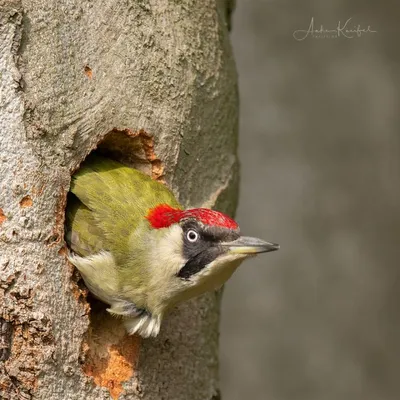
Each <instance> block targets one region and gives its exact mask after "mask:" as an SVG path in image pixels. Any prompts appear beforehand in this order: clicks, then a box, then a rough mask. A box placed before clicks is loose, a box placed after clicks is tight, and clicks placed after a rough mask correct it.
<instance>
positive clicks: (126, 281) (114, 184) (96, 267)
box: [66, 155, 181, 314]
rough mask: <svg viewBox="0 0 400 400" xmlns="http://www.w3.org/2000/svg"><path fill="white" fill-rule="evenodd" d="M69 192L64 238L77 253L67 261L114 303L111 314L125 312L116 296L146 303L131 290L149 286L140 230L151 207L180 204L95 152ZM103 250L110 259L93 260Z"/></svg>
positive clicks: (139, 174) (141, 304)
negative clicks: (120, 307)
mask: <svg viewBox="0 0 400 400" xmlns="http://www.w3.org/2000/svg"><path fill="white" fill-rule="evenodd" d="M70 192H71V193H70V194H69V197H68V205H67V214H66V232H67V233H66V239H67V242H68V244H69V246H70V248H71V250H72V251H73V253H75V254H77V255H78V256H80V257H77V258H74V259H71V261H72V262H73V263H74V264H75V265H76V266H77V268H78V269H79V271H80V272H81V273H82V275H83V278H84V280H85V282H86V284H87V285H88V287H89V289H90V290H91V291H92V292H93V293H94V294H95V295H96V296H97V297H99V298H100V299H101V300H103V301H105V302H107V303H109V304H110V305H113V304H114V306H112V307H111V312H114V313H117V314H123V312H121V310H118V308H119V305H118V304H115V303H118V302H117V301H116V300H118V299H116V298H115V297H116V294H118V296H120V297H121V298H122V299H129V300H130V301H132V302H133V299H132V298H134V300H135V305H137V306H138V307H147V306H148V304H146V298H145V296H142V295H141V293H137V292H135V288H142V290H143V288H146V287H148V279H149V273H148V270H147V269H146V264H147V259H146V256H147V255H148V254H147V252H148V243H146V240H145V238H146V236H144V235H143V234H142V233H143V232H149V231H150V226H149V223H148V221H147V219H146V215H147V213H148V211H149V209H151V208H153V207H156V206H157V205H159V204H164V203H165V204H169V205H171V206H172V207H177V208H180V207H181V206H180V205H179V203H178V202H177V201H176V199H175V197H174V195H173V194H172V192H171V191H170V190H169V189H168V188H167V187H166V186H164V185H163V184H161V183H159V182H157V181H154V180H152V179H151V178H150V177H149V176H147V175H145V174H143V173H142V172H140V171H137V170H135V169H132V168H129V167H126V166H124V165H122V164H120V163H118V162H115V161H113V160H110V159H108V158H105V157H101V156H98V155H91V156H89V157H88V158H87V160H86V161H85V162H84V164H83V165H82V166H81V168H80V169H79V171H78V172H77V173H76V174H75V175H74V176H73V178H72V183H71V189H70ZM155 234H157V233H155ZM104 253H107V254H111V255H112V256H113V262H111V263H110V262H107V260H105V259H104V258H98V259H96V260H93V259H92V258H91V257H92V256H96V255H99V254H104ZM84 260H87V261H88V262H83V261H84ZM89 261H90V262H89ZM104 282H106V283H107V284H106V285H105V284H104Z"/></svg>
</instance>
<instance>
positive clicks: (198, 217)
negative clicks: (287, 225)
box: [146, 204, 279, 305]
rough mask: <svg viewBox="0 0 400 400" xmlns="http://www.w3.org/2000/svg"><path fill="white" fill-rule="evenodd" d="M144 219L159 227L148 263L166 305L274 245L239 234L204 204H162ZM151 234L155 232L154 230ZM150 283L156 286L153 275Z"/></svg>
mask: <svg viewBox="0 0 400 400" xmlns="http://www.w3.org/2000/svg"><path fill="white" fill-rule="evenodd" d="M146 218H147V220H148V222H149V223H150V225H151V228H152V230H155V231H157V233H158V232H159V233H160V235H159V240H158V243H157V246H154V247H153V248H154V252H153V256H154V259H153V260H154V261H153V263H152V264H153V265H155V264H156V260H158V261H159V262H158V265H157V267H155V268H157V269H158V270H160V269H162V270H163V272H162V273H160V272H158V273H155V276H156V277H162V278H161V279H162V280H163V281H164V282H165V283H166V286H167V287H165V290H164V292H163V293H164V296H165V300H167V302H168V303H169V304H170V305H173V304H175V303H177V302H179V301H182V300H186V299H188V298H190V297H194V296H197V295H199V294H201V293H203V292H205V291H208V290H212V289H216V288H219V287H220V286H221V285H223V284H224V283H225V281H226V280H227V279H229V277H230V276H231V275H232V273H233V272H234V271H235V269H236V268H237V267H238V266H239V265H240V263H241V262H242V261H243V260H244V259H246V258H248V257H251V256H254V255H256V254H258V253H266V252H269V251H274V250H278V249H279V245H277V244H274V243H269V242H265V241H263V240H261V239H257V238H253V237H247V236H242V235H241V234H240V231H239V226H238V224H237V223H236V222H235V221H234V220H233V219H231V218H229V217H228V216H226V215H224V214H222V213H220V212H218V211H213V210H209V209H205V208H196V209H189V210H185V211H183V210H180V209H175V208H172V207H170V206H168V205H165V204H162V205H159V206H157V207H155V208H153V209H151V210H150V211H149V213H148V215H147V217H146ZM157 233H156V234H157ZM156 281H157V282H156V284H155V287H160V279H156Z"/></svg>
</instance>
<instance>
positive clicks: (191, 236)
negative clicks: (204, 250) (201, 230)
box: [186, 229, 199, 243]
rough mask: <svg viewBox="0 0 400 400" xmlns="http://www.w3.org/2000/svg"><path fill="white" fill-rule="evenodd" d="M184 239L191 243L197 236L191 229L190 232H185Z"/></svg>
mask: <svg viewBox="0 0 400 400" xmlns="http://www.w3.org/2000/svg"><path fill="white" fill-rule="evenodd" d="M186 238H187V240H189V242H192V243H193V242H195V241H196V240H197V239H198V238H199V234H198V233H197V232H196V231H194V230H192V229H191V230H190V231H188V232H187V234H186Z"/></svg>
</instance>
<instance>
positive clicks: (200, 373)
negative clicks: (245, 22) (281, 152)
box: [0, 0, 237, 400]
mask: <svg viewBox="0 0 400 400" xmlns="http://www.w3.org/2000/svg"><path fill="white" fill-rule="evenodd" d="M228 3H229V2H225V1H222V0H221V1H216V0H206V1H202V2H198V1H194V0H193V1H189V0H187V1H176V2H172V1H166V0H164V1H163V0H153V1H151V0H150V1H146V0H136V1H111V0H108V1H101V0H98V1H75V0H71V1H66V0H62V1H59V0H53V1H48V0H46V1H44V0H25V1H5V2H4V3H3V4H2V3H1V2H0V7H1V8H0V132H1V133H0V134H1V142H0V162H1V164H0V189H1V194H0V248H1V252H0V304H1V309H0V314H1V315H0V317H1V319H0V360H1V361H0V393H1V395H0V397H1V398H5V399H17V398H18V399H19V398H22V399H29V398H35V399H71V400H72V399H79V400H81V399H88V400H90V399H109V398H110V397H113V398H120V399H128V398H129V399H139V398H140V399H152V400H156V399H173V400H179V399H182V400H186V399H202V400H203V399H207V400H208V399H212V398H217V396H218V358H217V350H218V318H219V311H218V310H219V295H218V294H208V295H205V296H203V297H202V298H200V299H198V300H196V301H192V302H190V303H188V304H186V305H182V306H181V307H179V308H177V309H176V310H175V311H174V312H173V313H172V315H170V316H169V318H167V320H166V321H165V323H164V325H163V327H162V333H161V335H160V336H159V337H158V338H156V339H152V340H143V341H140V340H139V339H138V338H132V337H127V336H126V335H125V334H124V331H123V329H122V327H121V325H120V322H119V321H118V320H116V319H112V320H111V319H110V318H109V317H107V316H105V314H104V310H103V309H102V308H101V307H100V310H95V309H93V308H95V306H96V304H92V307H90V305H89V303H88V302H87V299H86V291H85V289H84V287H83V286H82V285H81V282H80V281H79V277H78V274H77V273H76V271H74V270H73V268H72V267H71V266H70V265H69V264H68V262H67V261H66V259H65V254H64V253H65V247H64V241H63V223H64V209H65V202H66V193H67V191H68V188H69V182H70V175H71V173H72V172H73V171H74V170H75V169H76V168H77V167H78V166H79V163H80V162H81V161H82V160H83V159H84V158H85V156H86V155H87V154H88V153H89V152H90V151H91V150H92V149H94V148H95V147H96V145H97V144H98V143H99V142H100V141H101V140H102V139H103V138H104V137H105V136H106V135H107V133H110V132H112V131H114V132H116V131H120V134H121V135H124V134H128V136H129V135H132V136H138V135H139V136H141V135H142V136H141V137H142V138H141V143H142V145H143V148H142V150H143V151H144V154H145V157H146V158H147V159H148V160H149V161H150V162H153V161H154V160H156V161H157V162H156V163H153V164H152V167H153V169H152V171H151V172H153V173H154V174H155V175H157V174H158V173H159V172H160V168H161V171H162V173H163V179H164V180H165V181H166V182H167V184H168V185H169V186H170V187H171V188H172V189H173V190H174V192H175V193H176V195H177V196H178V198H179V200H180V201H181V202H182V203H183V204H184V205H186V206H189V205H190V206H199V205H208V206H213V205H216V204H217V203H218V204H217V206H218V208H219V209H221V210H225V211H227V212H230V213H232V212H233V211H234V209H235V206H236V204H235V203H236V191H237V159H236V146H237V139H236V134H237V132H236V131H237V90H236V72H235V67H234V62H233V59H232V55H231V49H230V44H229V37H228V25H229V23H228V20H227V19H228V16H229V15H230V12H231V8H232V6H231V3H229V4H228ZM140 130H142V131H141V132H140V133H139V131H140ZM124 132H125V133H124ZM148 134H150V135H153V137H154V140H152V139H149V138H148ZM109 137H110V136H109ZM121 137H122V136H121ZM142 139H143V140H142ZM126 149H127V151H129V150H130V148H129V146H127V147H126ZM157 158H158V159H159V160H160V161H158V160H157ZM154 168H156V169H154ZM157 168H158V169H157ZM90 308H92V311H90Z"/></svg>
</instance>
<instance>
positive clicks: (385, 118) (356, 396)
mask: <svg viewBox="0 0 400 400" xmlns="http://www.w3.org/2000/svg"><path fill="white" fill-rule="evenodd" d="M312 17H314V29H320V27H321V25H323V27H324V29H328V30H331V31H332V32H331V33H330V35H328V37H325V38H324V37H321V35H318V34H317V35H316V37H315V38H313V37H311V35H310V36H309V37H307V38H306V39H305V40H303V41H297V40H295V39H294V37H293V32H294V31H296V30H307V29H308V28H309V26H310V22H311V18H312ZM349 18H351V20H350V21H349V22H348V25H347V28H348V29H356V28H357V26H358V25H360V28H361V29H367V28H368V26H370V28H371V30H374V31H376V32H375V33H365V34H362V35H361V36H360V37H358V36H357V35H354V36H355V37H354V38H346V37H343V36H340V37H335V36H334V34H333V30H334V29H335V28H336V27H337V26H338V23H339V21H340V22H341V24H342V26H343V25H344V24H345V22H346V21H347V20H348V19H349ZM399 20H400V4H399V3H398V2H393V1H382V2H377V1H372V0H364V1H343V0H342V1H334V2H332V1H329V0H321V1H318V2H316V1H310V0H306V1H301V2H298V1H295V0H291V1H261V0H259V1H257V0H255V1H251V2H250V1H248V2H247V1H238V3H237V8H236V10H235V13H234V18H233V30H232V44H233V49H234V53H235V59H236V62H237V67H238V72H239V78H240V79H239V89H240V97H241V102H240V104H241V107H240V135H239V143H240V145H239V157H240V160H241V177H242V178H241V192H240V193H241V194H240V196H241V197H240V201H239V208H238V213H237V219H238V221H239V223H240V227H241V229H242V231H243V232H249V233H250V232H251V234H254V235H256V236H259V237H264V238H265V239H266V240H271V241H276V242H277V243H280V244H281V250H280V251H278V252H275V253H272V254H271V255H269V256H268V257H258V258H256V259H254V260H252V261H251V262H248V263H247V264H246V265H245V266H243V267H242V268H241V269H239V270H238V271H237V273H236V274H235V275H234V276H233V278H232V279H231V280H230V281H229V283H228V284H227V285H226V289H225V292H224V301H223V308H222V327H221V380H222V393H223V394H224V396H225V398H226V400H243V399H247V398H249V399H252V400H265V399H267V400H396V399H400V379H399V371H400V357H399V353H400V341H399V337H400V317H399V311H398V309H399V304H400V268H399V255H400V251H399V248H400V247H399V237H400V186H399V182H400V118H399V109H400V97H399V88H400V74H399V70H400V49H399V45H398V40H397V38H398V37H399V36H400V27H399ZM250 264H251V265H250ZM238 316H240V317H238ZM232 349H235V350H234V351H232Z"/></svg>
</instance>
